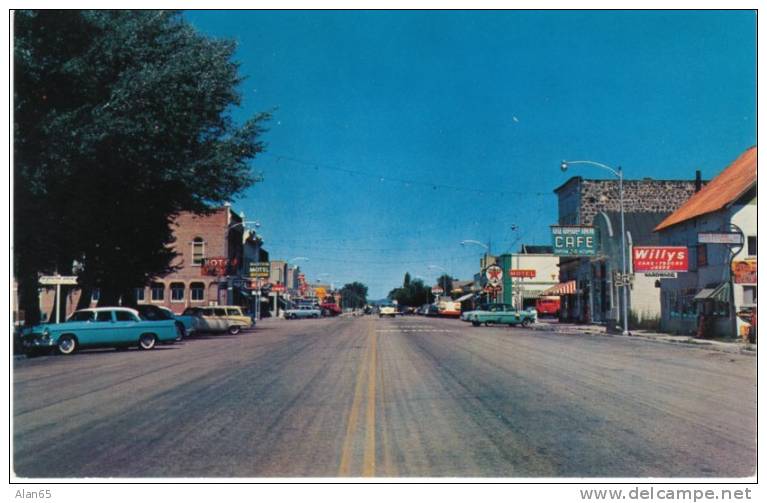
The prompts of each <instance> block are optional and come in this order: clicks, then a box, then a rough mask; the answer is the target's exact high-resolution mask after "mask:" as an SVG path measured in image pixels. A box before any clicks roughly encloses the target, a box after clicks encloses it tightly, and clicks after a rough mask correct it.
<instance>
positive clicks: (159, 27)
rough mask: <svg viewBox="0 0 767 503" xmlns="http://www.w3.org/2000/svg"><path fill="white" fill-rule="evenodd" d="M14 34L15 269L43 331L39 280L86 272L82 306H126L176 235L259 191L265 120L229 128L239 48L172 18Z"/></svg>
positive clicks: (27, 18)
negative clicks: (178, 225)
mask: <svg viewBox="0 0 767 503" xmlns="http://www.w3.org/2000/svg"><path fill="white" fill-rule="evenodd" d="M14 20H15V32H14V70H15V73H14V183H15V193H14V214H15V218H14V267H15V275H16V278H17V280H18V282H19V297H20V303H21V305H22V308H23V309H25V310H26V311H27V312H28V313H29V316H28V321H32V322H34V321H36V320H35V318H36V316H37V315H36V311H37V299H36V289H37V274H38V273H40V272H43V273H46V272H53V271H58V272H60V273H62V274H69V273H70V271H71V268H72V264H73V261H75V260H77V261H78V262H79V263H80V264H81V265H82V267H81V269H80V272H79V283H80V286H81V287H82V288H83V289H84V295H83V297H86V296H88V297H89V289H90V288H92V287H99V288H100V289H101V301H100V303H103V304H114V303H116V302H117V299H118V298H119V297H121V296H122V297H123V298H124V299H126V300H127V302H128V303H130V297H131V293H132V289H133V287H136V286H142V285H145V284H146V283H147V282H148V281H149V280H150V279H151V278H153V277H157V276H161V275H163V274H166V273H167V272H169V271H170V270H171V267H170V263H171V261H172V259H173V258H174V257H175V252H174V251H173V248H172V245H173V243H172V229H171V222H172V219H173V217H174V216H175V215H177V214H178V213H179V212H181V211H194V212H198V213H205V212H206V211H209V210H210V209H211V208H213V207H215V206H218V205H220V204H222V203H223V202H225V201H228V200H231V199H232V198H234V197H236V196H237V195H239V194H241V193H242V192H243V191H244V190H245V189H246V188H247V187H248V186H250V185H251V184H252V183H253V181H254V175H253V174H252V172H251V169H250V166H249V164H248V163H249V161H250V160H251V159H253V158H254V157H255V156H256V154H258V153H259V152H261V151H263V149H264V145H263V143H262V142H261V141H260V137H261V136H262V134H263V133H264V131H265V129H264V124H265V122H266V121H267V120H268V119H269V117H270V114H269V113H258V114H256V115H254V116H252V117H251V118H249V119H247V120H246V121H245V122H244V123H242V124H236V123H235V122H234V120H233V119H232V117H231V111H232V108H233V107H235V106H237V105H239V104H240V95H239V93H238V91H237V88H238V85H239V84H240V82H241V81H242V77H240V76H239V72H238V64H237V63H236V62H235V61H233V59H232V58H233V55H234V52H235V45H234V43H233V42H232V41H226V40H217V39H212V38H209V37H205V36H203V35H201V34H200V33H198V32H196V31H195V30H194V29H193V28H192V27H191V26H190V25H188V24H187V23H185V22H184V21H183V19H182V18H181V16H180V14H179V13H177V12H164V11H18V12H16V13H15V18H14Z"/></svg>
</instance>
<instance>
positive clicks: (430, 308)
mask: <svg viewBox="0 0 767 503" xmlns="http://www.w3.org/2000/svg"><path fill="white" fill-rule="evenodd" d="M424 315H425V316H439V308H438V307H437V306H435V305H434V304H426V306H424Z"/></svg>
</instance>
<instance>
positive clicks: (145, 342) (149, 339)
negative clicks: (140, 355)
mask: <svg viewBox="0 0 767 503" xmlns="http://www.w3.org/2000/svg"><path fill="white" fill-rule="evenodd" d="M156 344H157V336H156V335H154V334H141V337H139V338H138V347H139V348H141V349H154V347H155V345H156Z"/></svg>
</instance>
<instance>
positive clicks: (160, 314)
mask: <svg viewBox="0 0 767 503" xmlns="http://www.w3.org/2000/svg"><path fill="white" fill-rule="evenodd" d="M135 309H136V311H138V315H139V316H140V317H141V319H142V320H149V321H155V320H173V321H175V322H176V326H177V327H178V329H179V331H178V333H179V338H178V340H181V339H183V338H184V337H187V336H189V335H191V334H192V333H193V332H194V330H195V328H194V327H193V326H191V325H190V326H189V328H187V326H186V325H185V324H184V322H183V321H181V320H179V319H178V317H177V316H176V315H175V314H174V313H173V311H171V310H170V309H168V308H167V307H162V306H155V305H152V304H140V305H138V306H136V307H135Z"/></svg>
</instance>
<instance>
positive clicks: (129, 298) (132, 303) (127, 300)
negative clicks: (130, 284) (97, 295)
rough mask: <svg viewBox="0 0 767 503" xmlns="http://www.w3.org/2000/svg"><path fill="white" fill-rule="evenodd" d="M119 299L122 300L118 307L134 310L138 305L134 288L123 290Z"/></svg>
mask: <svg viewBox="0 0 767 503" xmlns="http://www.w3.org/2000/svg"><path fill="white" fill-rule="evenodd" d="M120 298H121V299H122V300H121V304H120V305H122V306H124V307H133V308H135V307H136V306H137V305H138V301H137V300H136V289H135V288H125V289H124V290H123V292H122V295H120Z"/></svg>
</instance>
